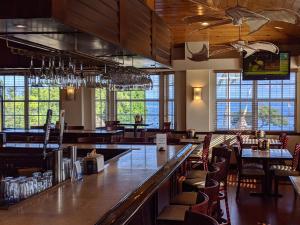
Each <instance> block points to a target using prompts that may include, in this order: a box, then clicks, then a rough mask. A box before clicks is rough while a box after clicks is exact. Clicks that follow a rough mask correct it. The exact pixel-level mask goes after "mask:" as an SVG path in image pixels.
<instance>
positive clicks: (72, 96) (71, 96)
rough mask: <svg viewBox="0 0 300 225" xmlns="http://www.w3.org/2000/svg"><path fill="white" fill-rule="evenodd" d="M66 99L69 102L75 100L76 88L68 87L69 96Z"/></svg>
mask: <svg viewBox="0 0 300 225" xmlns="http://www.w3.org/2000/svg"><path fill="white" fill-rule="evenodd" d="M66 99H67V100H68V101H73V100H75V88H74V87H67V96H66Z"/></svg>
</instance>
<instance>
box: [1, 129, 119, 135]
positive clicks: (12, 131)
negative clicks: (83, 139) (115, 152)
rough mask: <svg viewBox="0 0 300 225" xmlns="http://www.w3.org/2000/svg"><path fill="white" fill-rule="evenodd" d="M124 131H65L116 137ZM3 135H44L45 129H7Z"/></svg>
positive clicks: (67, 132) (66, 131)
mask: <svg viewBox="0 0 300 225" xmlns="http://www.w3.org/2000/svg"><path fill="white" fill-rule="evenodd" d="M55 132H57V131H56V130H51V133H55ZM122 132H123V131H122V130H104V129H103V130H101V129H99V130H65V131H64V133H65V134H100V135H115V134H120V133H122ZM1 133H5V134H43V133H44V130H43V129H28V130H26V129H7V130H3V131H2V132H1Z"/></svg>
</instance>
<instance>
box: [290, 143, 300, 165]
mask: <svg viewBox="0 0 300 225" xmlns="http://www.w3.org/2000/svg"><path fill="white" fill-rule="evenodd" d="M299 163H300V143H297V144H296V146H295V151H294V154H293V162H292V168H293V170H297V169H298V170H300V165H299Z"/></svg>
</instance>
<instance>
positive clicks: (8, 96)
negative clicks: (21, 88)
mask: <svg viewBox="0 0 300 225" xmlns="http://www.w3.org/2000/svg"><path fill="white" fill-rule="evenodd" d="M4 99H5V100H11V101H13V100H15V89H14V87H6V88H5V96H4Z"/></svg>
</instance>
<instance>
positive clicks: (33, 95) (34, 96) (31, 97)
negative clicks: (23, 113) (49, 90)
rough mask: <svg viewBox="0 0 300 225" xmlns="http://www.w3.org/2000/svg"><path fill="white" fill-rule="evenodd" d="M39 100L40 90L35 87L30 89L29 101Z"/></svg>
mask: <svg viewBox="0 0 300 225" xmlns="http://www.w3.org/2000/svg"><path fill="white" fill-rule="evenodd" d="M38 99H39V89H38V88H35V87H30V88H29V100H38Z"/></svg>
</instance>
